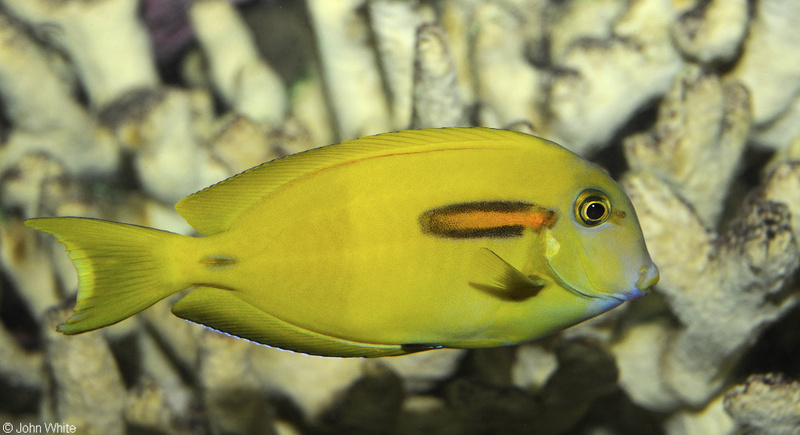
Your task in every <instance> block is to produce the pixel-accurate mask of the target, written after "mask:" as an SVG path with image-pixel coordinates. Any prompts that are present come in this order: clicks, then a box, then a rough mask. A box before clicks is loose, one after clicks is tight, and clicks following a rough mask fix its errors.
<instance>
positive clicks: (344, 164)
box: [26, 128, 658, 357]
mask: <svg viewBox="0 0 800 435" xmlns="http://www.w3.org/2000/svg"><path fill="white" fill-rule="evenodd" d="M176 209H177V211H178V212H179V213H180V214H181V216H182V217H183V218H184V219H186V221H187V222H188V223H189V224H190V225H191V226H192V227H193V228H194V229H196V230H197V231H198V232H199V233H200V234H201V235H202V237H188V236H182V235H178V234H174V233H169V232H165V231H160V230H156V229H152V228H145V227H139V226H133V225H126V224H121V223H116V222H109V221H102V220H96V219H86V218H67V217H64V218H39V219H30V220H27V221H26V225H27V226H29V227H31V228H35V229H37V230H39V231H43V232H46V233H51V234H54V235H55V236H56V237H57V238H58V240H59V241H60V242H62V243H63V244H64V245H65V246H66V248H67V251H69V255H70V257H71V258H72V261H73V262H74V263H75V267H76V269H77V271H78V275H79V289H78V299H77V304H76V307H75V314H74V315H73V316H72V317H71V318H69V319H68V320H67V321H66V322H65V323H64V324H62V325H60V326H59V327H58V330H59V331H61V332H63V333H65V334H78V333H81V332H85V331H90V330H93V329H97V328H102V327H104V326H107V325H110V324H113V323H116V322H119V321H120V320H123V319H125V318H127V317H129V316H132V315H134V314H136V313H138V312H139V311H142V310H144V309H145V308H147V307H149V306H150V305H152V304H154V303H155V302H158V301H159V300H161V299H164V298H166V297H167V296H170V295H172V294H174V293H177V292H179V291H181V290H184V289H187V288H192V290H191V291H189V292H188V293H187V294H186V295H185V296H184V297H183V298H182V299H180V300H179V301H178V302H177V303H176V304H175V305H174V307H173V309H172V311H173V313H175V314H176V315H178V316H180V317H182V318H184V319H188V320H191V321H193V322H197V323H201V324H203V325H207V326H209V327H212V328H215V329H218V330H220V331H224V332H227V333H230V334H233V335H236V336H239V337H243V338H246V339H249V340H252V341H256V342H259V343H263V344H266V345H270V346H276V347H280V348H284V349H289V350H294V351H298V352H304V353H308V354H314V355H326V356H363V357H375V356H388V355H400V354H404V353H409V352H415V351H419V350H426V349H433V348H440V347H453V348H477V347H489V346H502V345H508V344H514V343H520V342H524V341H528V340H531V339H534V338H536V337H540V336H542V335H546V334H550V333H553V332H556V331H559V330H561V329H563V328H566V327H569V326H571V325H574V324H576V323H579V322H582V321H584V320H586V319H589V318H591V317H594V316H596V315H598V314H600V313H603V312H605V311H607V310H610V309H612V308H614V307H616V306H618V305H619V304H621V303H622V302H623V301H626V300H629V299H632V298H636V297H638V296H640V295H641V294H642V292H643V291H644V290H646V289H647V288H648V287H651V286H652V285H654V284H655V283H656V281H658V270H657V269H656V266H655V265H654V264H653V263H652V262H651V260H650V256H649V254H648V252H647V249H646V247H645V243H644V239H643V237H642V233H641V230H640V228H639V223H638V221H637V218H636V213H635V212H634V210H633V207H632V205H631V203H630V201H629V199H628V198H627V196H626V195H625V193H623V191H622V190H621V189H620V187H619V186H618V185H617V184H616V183H615V182H614V181H613V180H612V179H611V178H610V177H608V176H607V175H606V174H605V173H604V172H603V171H601V170H600V169H598V168H597V167H595V166H594V165H593V164H591V163H589V162H587V161H586V160H584V159H582V158H580V157H578V156H577V155H575V154H573V153H571V152H570V151H567V150H566V149H564V148H562V147H560V146H559V145H556V144H555V143H552V142H549V141H546V140H544V139H540V138H537V137H534V136H530V135H526V134H522V133H517V132H511V131H503V130H492V129H487V128H446V129H428V130H418V131H401V132H397V133H387V134H380V135H377V136H370V137H364V138H361V139H356V140H351V141H346V142H342V143H341V144H337V145H331V146H327V147H322V148H317V149H313V150H310V151H306V152H303V153H299V154H296V155H292V156H289V157H285V158H282V159H277V160H274V161H272V162H268V163H265V164H263V165H261V166H257V167H255V168H253V169H249V170H247V171H245V172H242V173H241V174H238V175H236V176H234V177H231V178H229V179H227V180H225V181H222V182H220V183H218V184H216V185H213V186H211V187H209V188H207V189H205V190H202V191H200V192H197V193H195V194H193V195H190V196H188V197H186V198H184V199H183V200H181V201H180V202H179V203H178V204H177V205H176Z"/></svg>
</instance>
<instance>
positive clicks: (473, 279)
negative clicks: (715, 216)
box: [469, 248, 547, 302]
mask: <svg viewBox="0 0 800 435" xmlns="http://www.w3.org/2000/svg"><path fill="white" fill-rule="evenodd" d="M469 284H470V285H471V286H472V287H474V288H476V289H478V290H481V291H483V292H486V293H489V294H491V295H493V296H496V297H498V298H500V299H503V300H507V301H515V302H519V301H524V300H526V299H529V298H532V297H534V296H536V295H537V294H538V293H539V291H541V290H542V288H544V286H545V285H546V284H547V282H546V281H545V280H544V279H542V278H540V277H537V276H527V275H525V274H524V273H522V272H520V271H519V270H518V269H517V268H515V267H514V266H512V265H510V264H508V263H507V262H506V261H505V260H503V259H502V258H500V256H499V255H497V254H495V253H494V252H493V251H492V250H490V249H487V248H481V249H480V250H478V252H476V253H475V255H474V256H473V258H472V263H471V264H470V276H469Z"/></svg>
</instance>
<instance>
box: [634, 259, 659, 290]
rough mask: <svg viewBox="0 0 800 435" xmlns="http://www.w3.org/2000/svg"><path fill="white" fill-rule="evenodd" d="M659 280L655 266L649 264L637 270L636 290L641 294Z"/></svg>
mask: <svg viewBox="0 0 800 435" xmlns="http://www.w3.org/2000/svg"><path fill="white" fill-rule="evenodd" d="M660 278H661V277H660V275H659V274H658V267H656V265H655V264H653V263H650V264H648V265H647V266H644V267H642V268H641V269H640V270H639V280H638V281H636V289H637V290H638V291H639V292H643V291H645V290H647V289H649V288H650V287H652V286H654V285H656V283H657V282H658V280H659V279H660Z"/></svg>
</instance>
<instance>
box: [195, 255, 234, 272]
mask: <svg viewBox="0 0 800 435" xmlns="http://www.w3.org/2000/svg"><path fill="white" fill-rule="evenodd" d="M200 264H202V265H204V266H206V267H207V268H209V269H211V270H225V269H228V268H230V267H231V266H233V265H234V264H236V259H235V258H231V257H226V256H223V255H212V256H208V257H204V258H203V259H202V260H200Z"/></svg>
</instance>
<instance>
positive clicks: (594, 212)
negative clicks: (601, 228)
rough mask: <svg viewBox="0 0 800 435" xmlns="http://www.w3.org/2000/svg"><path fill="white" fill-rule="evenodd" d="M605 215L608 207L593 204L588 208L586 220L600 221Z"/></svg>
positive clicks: (596, 203) (598, 203)
mask: <svg viewBox="0 0 800 435" xmlns="http://www.w3.org/2000/svg"><path fill="white" fill-rule="evenodd" d="M605 214H606V207H605V206H604V205H603V204H602V203H600V202H592V203H590V204H588V205H587V206H586V218H587V219H589V220H591V221H597V220H600V219H602V218H603V216H605Z"/></svg>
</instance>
